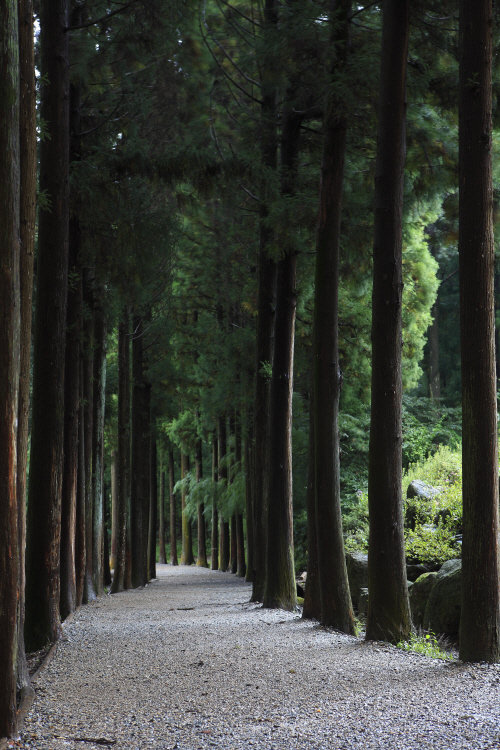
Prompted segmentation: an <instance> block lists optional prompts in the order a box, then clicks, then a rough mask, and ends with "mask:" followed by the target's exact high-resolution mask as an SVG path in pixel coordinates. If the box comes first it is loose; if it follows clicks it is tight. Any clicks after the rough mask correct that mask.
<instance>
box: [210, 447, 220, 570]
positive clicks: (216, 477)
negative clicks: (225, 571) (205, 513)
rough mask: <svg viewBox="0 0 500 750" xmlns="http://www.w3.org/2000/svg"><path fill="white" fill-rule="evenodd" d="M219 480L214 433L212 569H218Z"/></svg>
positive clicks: (217, 449)
mask: <svg viewBox="0 0 500 750" xmlns="http://www.w3.org/2000/svg"><path fill="white" fill-rule="evenodd" d="M218 480H219V441H218V440H217V436H216V435H215V434H214V435H213V437H212V484H213V488H214V489H213V496H212V532H211V536H210V543H211V559H210V567H211V569H212V570H218V569H219V511H218V506H217V482H218Z"/></svg>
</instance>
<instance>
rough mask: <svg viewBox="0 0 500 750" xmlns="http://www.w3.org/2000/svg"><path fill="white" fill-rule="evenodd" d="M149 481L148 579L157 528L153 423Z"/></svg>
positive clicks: (153, 570)
mask: <svg viewBox="0 0 500 750" xmlns="http://www.w3.org/2000/svg"><path fill="white" fill-rule="evenodd" d="M150 462H151V463H150V466H151V470H150V481H149V492H150V502H149V534H148V566H149V567H148V580H150V581H151V580H153V578H156V535H157V530H158V528H157V527H158V473H157V472H158V454H157V445H156V434H155V428H154V425H153V426H152V429H151V450H150Z"/></svg>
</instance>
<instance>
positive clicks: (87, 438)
mask: <svg viewBox="0 0 500 750" xmlns="http://www.w3.org/2000/svg"><path fill="white" fill-rule="evenodd" d="M92 287H93V280H92V278H91V274H90V272H89V270H88V269H85V270H84V274H83V300H84V309H85V315H84V319H83V342H82V347H83V364H82V369H83V403H84V420H83V421H84V456H85V472H84V474H85V580H84V586H83V603H84V604H88V603H89V602H91V601H93V600H94V599H95V598H96V593H95V589H94V582H93V574H92V564H93V554H92V534H93V522H92V515H93V502H92V472H93V467H92V461H93V454H94V448H93V435H94V427H93V425H94V315H93V307H94V301H93V288H92Z"/></svg>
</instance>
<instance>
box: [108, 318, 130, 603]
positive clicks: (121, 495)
mask: <svg viewBox="0 0 500 750" xmlns="http://www.w3.org/2000/svg"><path fill="white" fill-rule="evenodd" d="M129 320H130V316H129V311H128V308H127V306H126V305H125V306H124V308H123V310H122V314H121V319H120V325H119V328H118V456H117V462H118V472H117V474H118V476H117V483H116V484H117V487H116V495H117V497H116V526H117V536H116V561H115V571H114V576H113V583H112V585H111V593H112V594H116V593H117V592H118V591H123V589H124V588H125V587H126V584H127V580H126V575H125V572H126V551H127V517H128V511H129V507H130V338H129Z"/></svg>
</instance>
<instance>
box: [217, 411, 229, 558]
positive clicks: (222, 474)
mask: <svg viewBox="0 0 500 750" xmlns="http://www.w3.org/2000/svg"><path fill="white" fill-rule="evenodd" d="M217 438H218V444H219V445H218V451H217V454H218V461H219V463H218V469H217V474H218V479H219V481H221V482H224V483H226V484H227V463H226V461H227V459H226V453H227V430H226V417H225V416H223V417H219V419H218V423H217ZM229 533H230V530H229V522H228V521H226V520H225V519H224V517H223V516H222V514H221V513H219V570H222V571H227V569H228V567H229V552H230V547H229V545H230V540H229Z"/></svg>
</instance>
